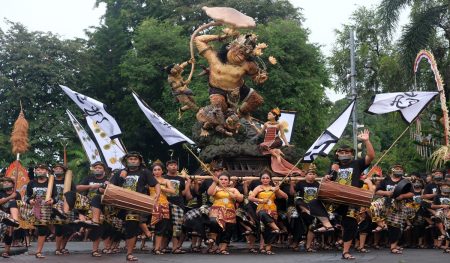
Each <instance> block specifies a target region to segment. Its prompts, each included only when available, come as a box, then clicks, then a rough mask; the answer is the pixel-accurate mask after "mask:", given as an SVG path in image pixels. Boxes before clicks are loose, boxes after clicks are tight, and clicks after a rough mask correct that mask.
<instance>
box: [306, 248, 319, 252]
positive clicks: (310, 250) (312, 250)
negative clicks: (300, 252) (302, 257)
mask: <svg viewBox="0 0 450 263" xmlns="http://www.w3.org/2000/svg"><path fill="white" fill-rule="evenodd" d="M305 251H306V253H316V252H317V250H315V249H314V248H312V247H309V248H307V249H306V250H305Z"/></svg>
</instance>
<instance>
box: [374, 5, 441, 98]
mask: <svg viewBox="0 0 450 263" xmlns="http://www.w3.org/2000/svg"><path fill="white" fill-rule="evenodd" d="M406 6H410V7H411V15H410V21H409V23H408V24H407V25H405V26H404V28H403V33H402V36H401V38H400V41H399V48H400V50H401V54H402V57H401V62H402V64H403V65H404V67H406V68H407V69H408V70H411V69H412V66H413V63H414V59H415V57H416V54H417V53H418V52H419V51H420V50H421V49H429V50H431V51H432V53H433V54H434V56H435V58H436V60H437V63H438V65H439V68H440V70H441V72H442V74H443V79H444V82H445V86H448V85H449V84H450V67H449V66H450V60H449V58H448V54H449V48H450V19H449V17H450V13H449V12H450V1H449V0H430V1H416V0H383V1H382V2H381V4H380V6H379V9H378V13H379V15H380V17H381V22H382V24H381V25H382V28H383V32H385V34H386V35H387V36H388V37H389V36H390V34H391V33H392V32H393V30H394V29H395V28H396V26H397V22H398V19H399V14H400V11H401V10H402V9H403V8H404V7H406ZM448 93H449V92H448V90H447V91H446V95H448Z"/></svg>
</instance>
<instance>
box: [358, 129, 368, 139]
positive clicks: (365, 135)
mask: <svg viewBox="0 0 450 263" xmlns="http://www.w3.org/2000/svg"><path fill="white" fill-rule="evenodd" d="M369 138H370V132H369V130H368V129H364V131H361V132H360V133H359V134H358V140H360V141H363V142H366V141H368V140H369Z"/></svg>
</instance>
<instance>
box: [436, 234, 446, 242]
mask: <svg viewBox="0 0 450 263" xmlns="http://www.w3.org/2000/svg"><path fill="white" fill-rule="evenodd" d="M437 240H439V241H442V240H445V235H444V234H441V235H440V236H438V238H437Z"/></svg>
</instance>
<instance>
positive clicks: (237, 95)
mask: <svg viewBox="0 0 450 263" xmlns="http://www.w3.org/2000/svg"><path fill="white" fill-rule="evenodd" d="M224 33H225V34H223V35H202V36H197V37H196V38H195V45H196V46H197V49H198V51H199V53H200V55H201V56H203V57H205V58H206V60H207V61H208V63H209V67H210V73H209V94H210V96H209V97H210V102H211V104H212V105H215V106H219V107H221V109H222V111H223V112H226V110H227V108H228V107H231V108H237V109H238V113H240V114H245V113H250V112H252V111H253V110H255V109H256V108H257V107H258V106H259V105H261V104H262V103H263V98H262V97H261V96H260V95H259V94H258V93H257V92H256V91H254V90H253V89H251V88H248V87H247V86H246V85H245V83H244V77H245V76H246V75H248V76H250V77H251V78H252V79H253V81H254V82H255V83H257V84H262V83H264V82H265V81H266V80H267V78H268V76H267V72H266V71H265V70H262V69H260V68H259V67H258V65H257V64H256V63H255V62H254V61H253V60H252V56H253V50H254V48H255V46H256V36H255V35H246V36H239V37H237V38H236V39H235V40H234V41H232V42H231V43H229V44H225V45H224V46H223V47H222V48H221V50H220V51H215V50H214V49H213V48H212V47H211V46H210V45H208V43H209V42H211V41H221V40H223V39H225V38H227V37H236V36H238V34H239V33H238V32H236V31H234V30H231V29H225V30H224ZM239 102H242V104H241V105H240V107H239V108H238V107H237V104H238V103H239Z"/></svg>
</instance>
